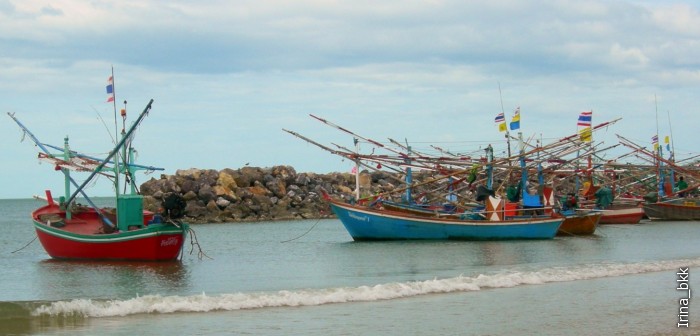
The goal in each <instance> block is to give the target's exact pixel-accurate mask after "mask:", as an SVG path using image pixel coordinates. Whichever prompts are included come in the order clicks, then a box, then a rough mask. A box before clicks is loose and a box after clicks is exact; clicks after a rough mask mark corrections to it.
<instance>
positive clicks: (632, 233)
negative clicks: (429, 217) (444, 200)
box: [0, 199, 700, 335]
mask: <svg viewBox="0 0 700 336" xmlns="http://www.w3.org/2000/svg"><path fill="white" fill-rule="evenodd" d="M39 205H40V201H36V200H33V199H20V200H11V199H5V200H0V213H2V216H0V227H1V228H2V230H3V231H2V234H0V254H1V255H0V335H698V334H700V305H699V304H698V303H699V302H700V297H699V298H698V299H697V300H698V302H696V299H695V289H696V288H697V289H698V290H699V291H698V293H699V295H700V223H699V222H651V221H647V220H645V221H643V222H641V223H640V224H637V225H604V226H600V227H599V228H598V229H597V231H596V234H595V235H593V236H587V237H573V236H567V237H556V238H554V239H551V240H528V241H476V242H474V241H394V242H354V241H353V240H352V238H351V237H350V236H349V235H348V233H347V232H346V231H345V229H344V227H343V226H342V224H341V223H340V221H338V220H336V219H321V220H316V219H314V220H299V221H275V222H258V223H228V224H221V223H218V224H198V225H192V227H193V230H194V234H193V235H190V236H189V238H188V240H187V242H186V245H185V248H184V250H183V254H182V258H181V260H179V261H176V262H162V263H148V262H87V261H59V260H52V259H51V258H50V257H49V256H48V255H47V254H46V253H45V252H44V250H43V248H42V247H41V244H40V243H39V242H38V240H36V239H35V236H36V235H35V232H34V229H33V227H32V224H31V220H30V217H29V214H30V212H31V211H32V210H33V209H34V208H35V207H37V206H39Z"/></svg>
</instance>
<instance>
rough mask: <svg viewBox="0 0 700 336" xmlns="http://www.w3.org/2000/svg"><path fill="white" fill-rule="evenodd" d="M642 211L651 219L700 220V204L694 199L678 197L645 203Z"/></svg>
mask: <svg viewBox="0 0 700 336" xmlns="http://www.w3.org/2000/svg"><path fill="white" fill-rule="evenodd" d="M644 213H646V215H647V216H648V217H649V219H651V220H700V205H699V204H698V202H697V201H696V200H692V199H686V198H679V199H675V200H671V201H665V202H655V203H645V204H644Z"/></svg>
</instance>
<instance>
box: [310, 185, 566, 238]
mask: <svg viewBox="0 0 700 336" xmlns="http://www.w3.org/2000/svg"><path fill="white" fill-rule="evenodd" d="M324 198H325V199H326V200H327V201H328V203H329V204H330V206H331V209H332V210H333V212H334V213H335V214H336V216H338V219H340V221H341V222H342V223H343V225H344V226H345V229H346V230H347V231H348V233H349V234H350V236H351V237H352V238H353V239H354V240H356V241H367V240H407V239H432V240H447V239H454V240H508V239H551V238H554V236H555V235H556V233H557V230H558V229H559V226H561V223H562V222H563V221H564V218H551V217H548V218H537V217H535V218H518V219H506V220H489V219H488V218H481V219H476V218H477V217H479V216H478V215H475V216H474V217H472V218H465V219H460V218H438V217H435V218H431V217H426V216H419V215H412V214H408V213H404V212H397V211H390V210H377V209H373V208H369V207H366V206H359V205H351V204H346V203H343V202H339V201H337V200H333V199H331V198H330V197H329V196H328V195H327V194H324ZM488 215H489V214H488V212H487V213H486V216H487V217H488Z"/></svg>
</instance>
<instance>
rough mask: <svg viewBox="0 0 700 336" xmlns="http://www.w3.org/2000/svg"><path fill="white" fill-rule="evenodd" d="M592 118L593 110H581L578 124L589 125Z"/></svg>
mask: <svg viewBox="0 0 700 336" xmlns="http://www.w3.org/2000/svg"><path fill="white" fill-rule="evenodd" d="M592 119H593V111H585V112H581V114H580V115H579V116H578V124H577V125H578V126H583V127H591V123H592V122H591V121H592Z"/></svg>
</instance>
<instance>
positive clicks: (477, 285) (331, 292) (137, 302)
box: [15, 259, 700, 317]
mask: <svg viewBox="0 0 700 336" xmlns="http://www.w3.org/2000/svg"><path fill="white" fill-rule="evenodd" d="M694 266H700V259H685V260H670V261H658V262H639V263H625V264H623V263H600V264H590V265H579V266H567V267H552V268H545V269H541V270H536V271H504V272H498V273H493V274H479V275H476V276H462V275H461V276H457V277H452V278H445V279H432V280H425V281H410V282H394V283H385V284H378V285H374V286H359V287H338V288H325V289H304V290H281V291H277V292H258V293H233V294H219V295H207V294H205V293H202V294H199V295H191V296H160V295H145V296H138V297H135V298H132V299H126V300H91V299H75V300H69V301H56V302H51V303H46V302H44V303H41V304H36V305H33V306H34V307H32V308H31V310H30V311H29V313H30V314H31V315H32V316H35V317H37V316H38V317H41V316H43V317H47V316H64V317H68V316H73V317H106V316H126V315H133V314H153V313H160V314H164V313H176V312H210V311H221V310H224V311H231V310H242V309H258V308H266V307H298V306H317V305H324V304H332V303H347V302H358V301H362V302H369V301H378V300H391V299H398V298H408V297H414V296H418V295H426V294H438V293H452V292H469V291H478V290H482V289H496V288H509V287H517V286H522V285H537V284H546V283H552V282H563V281H576V280H587V279H597V278H606V277H617V276H623V275H630V274H642V273H649V272H659V271H667V270H674V271H675V270H676V269H678V268H681V267H683V268H685V267H694ZM15 308H16V307H15Z"/></svg>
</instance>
